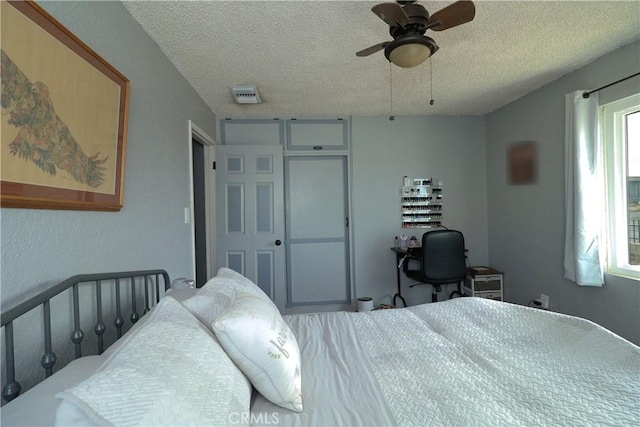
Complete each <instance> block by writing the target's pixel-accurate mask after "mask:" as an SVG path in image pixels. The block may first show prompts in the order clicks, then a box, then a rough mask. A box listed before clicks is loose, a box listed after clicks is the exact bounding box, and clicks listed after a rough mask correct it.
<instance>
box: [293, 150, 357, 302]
mask: <svg viewBox="0 0 640 427" xmlns="http://www.w3.org/2000/svg"><path fill="white" fill-rule="evenodd" d="M347 179H348V175H347V158H346V156H339V155H336V156H294V157H286V158H285V193H286V197H285V200H286V219H287V220H286V233H287V304H286V307H287V308H293V307H299V306H310V305H332V304H349V303H350V302H351V284H350V271H349V239H348V236H349V233H348V226H349V219H348V212H349V211H348V192H347V188H348V185H347V184H348V182H347Z"/></svg>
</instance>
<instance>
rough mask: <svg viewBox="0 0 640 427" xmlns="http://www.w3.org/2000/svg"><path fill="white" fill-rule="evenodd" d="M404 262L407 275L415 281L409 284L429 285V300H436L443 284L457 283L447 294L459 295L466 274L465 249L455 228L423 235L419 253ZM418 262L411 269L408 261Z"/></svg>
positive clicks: (461, 236)
mask: <svg viewBox="0 0 640 427" xmlns="http://www.w3.org/2000/svg"><path fill="white" fill-rule="evenodd" d="M410 260H413V261H414V262H413V263H411V262H405V263H404V265H403V269H404V273H405V274H406V275H407V277H409V278H411V279H413V280H416V281H418V282H419V283H416V284H414V285H411V286H410V287H414V286H418V285H431V286H432V287H433V292H432V293H431V302H437V301H438V292H441V291H442V285H448V284H457V285H458V290H456V291H453V292H452V293H451V295H450V298H452V297H453V296H454V295H456V294H457V295H460V296H462V292H461V284H462V281H463V280H464V278H465V276H466V275H467V263H466V250H465V247H464V236H463V235H462V233H461V232H459V231H456V230H440V229H438V230H433V231H428V232H426V233H424V234H423V235H422V254H421V256H412V257H410V258H409V260H407V261H410ZM416 261H417V262H418V264H419V268H417V269H412V268H411V267H410V265H411V264H416Z"/></svg>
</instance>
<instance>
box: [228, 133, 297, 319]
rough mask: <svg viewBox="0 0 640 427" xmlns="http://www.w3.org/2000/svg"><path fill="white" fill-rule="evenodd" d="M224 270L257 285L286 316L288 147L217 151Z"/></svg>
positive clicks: (229, 147) (249, 147) (252, 147)
mask: <svg viewBox="0 0 640 427" xmlns="http://www.w3.org/2000/svg"><path fill="white" fill-rule="evenodd" d="M216 158H217V163H218V167H217V170H216V187H217V189H216V190H217V193H216V194H217V199H218V203H217V215H216V216H217V227H216V229H217V230H218V235H217V239H216V242H217V249H218V250H217V252H216V253H217V257H218V267H222V266H225V267H229V268H231V269H233V270H235V271H237V272H238V273H240V274H243V275H245V276H246V277H248V278H249V279H251V280H252V281H253V282H254V283H256V284H257V285H258V286H259V287H260V288H261V289H262V290H263V291H264V292H265V293H266V294H267V295H269V296H270V297H271V299H273V300H274V302H275V303H276V305H277V306H278V308H279V309H280V310H281V311H282V312H284V306H285V301H286V282H285V249H284V248H285V246H284V244H283V242H284V240H285V239H284V238H285V236H284V190H283V170H282V146H281V145H276V146H250V145H242V146H229V145H221V146H218V147H217V151H216Z"/></svg>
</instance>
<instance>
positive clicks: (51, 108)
mask: <svg viewBox="0 0 640 427" xmlns="http://www.w3.org/2000/svg"><path fill="white" fill-rule="evenodd" d="M0 7H1V8H2V9H1V14H0V16H1V19H2V23H1V27H0V28H1V31H2V34H1V37H2V46H1V48H0V51H1V54H2V116H1V119H2V122H1V125H2V128H1V131H0V137H1V138H0V146H1V147H0V162H1V164H0V203H1V205H2V207H16V208H36V209H73V210H96V211H119V210H120V209H121V208H122V205H123V196H124V160H125V148H126V134H127V109H128V101H129V99H128V98H129V80H127V79H126V78H125V77H124V76H123V75H122V74H120V73H119V72H118V71H117V70H116V69H115V68H113V67H112V66H111V65H109V64H108V63H107V62H106V61H105V60H104V59H102V58H101V57H100V56H98V55H97V54H96V53H95V52H94V51H92V50H91V49H90V48H89V47H88V46H86V45H85V44H84V43H83V42H82V41H80V40H79V39H78V38H77V37H76V36H74V35H73V34H72V33H71V32H69V30H67V29H66V28H65V27H63V26H62V25H61V24H60V23H59V22H57V21H56V20H55V19H54V18H53V17H51V16H50V15H49V14H48V13H47V12H45V11H44V10H43V9H42V8H41V7H40V6H38V5H37V4H35V3H34V2H31V1H4V0H2V2H1V4H0Z"/></svg>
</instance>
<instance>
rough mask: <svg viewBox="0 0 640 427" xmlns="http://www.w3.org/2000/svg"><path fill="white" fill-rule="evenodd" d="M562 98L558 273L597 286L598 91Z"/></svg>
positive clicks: (600, 191)
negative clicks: (561, 214)
mask: <svg viewBox="0 0 640 427" xmlns="http://www.w3.org/2000/svg"><path fill="white" fill-rule="evenodd" d="M583 93H584V91H577V92H573V93H570V94H567V95H566V96H565V102H566V104H565V172H564V174H565V196H564V200H565V214H566V221H565V241H564V277H565V278H567V279H569V280H571V281H573V282H575V283H577V284H578V285H581V286H602V284H603V283H604V279H603V271H602V270H603V269H602V262H601V256H600V250H599V247H598V246H599V243H600V238H599V237H600V229H601V225H602V216H603V214H604V207H605V203H604V178H603V177H604V174H603V171H602V154H601V153H602V150H601V147H600V126H599V103H598V93H597V92H596V93H592V94H591V96H589V98H584V97H583V96H582V94H583Z"/></svg>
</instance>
